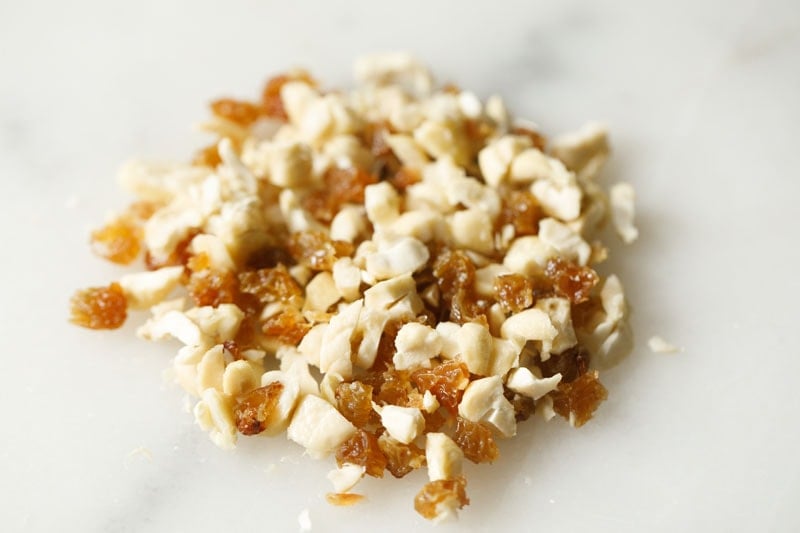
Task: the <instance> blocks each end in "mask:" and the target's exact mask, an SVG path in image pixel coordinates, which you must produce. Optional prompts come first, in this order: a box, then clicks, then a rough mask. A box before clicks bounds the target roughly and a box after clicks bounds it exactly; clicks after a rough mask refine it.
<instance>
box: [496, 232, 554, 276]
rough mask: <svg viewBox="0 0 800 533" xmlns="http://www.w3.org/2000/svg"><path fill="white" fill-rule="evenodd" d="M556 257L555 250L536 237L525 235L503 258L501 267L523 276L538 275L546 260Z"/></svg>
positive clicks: (516, 240) (517, 240)
mask: <svg viewBox="0 0 800 533" xmlns="http://www.w3.org/2000/svg"><path fill="white" fill-rule="evenodd" d="M554 255H556V250H555V249H554V248H553V247H552V246H550V245H549V244H547V243H545V242H543V241H542V239H540V238H539V237H537V236H536V235H526V236H524V237H518V238H517V239H515V240H514V241H513V242H512V243H511V247H510V248H509V249H508V251H507V252H506V255H505V257H504V258H503V266H504V267H506V269H508V270H509V271H511V272H516V273H517V274H522V275H523V276H533V275H535V274H539V273H541V272H542V271H543V270H544V267H545V265H547V260H548V259H550V258H551V257H553V256H554Z"/></svg>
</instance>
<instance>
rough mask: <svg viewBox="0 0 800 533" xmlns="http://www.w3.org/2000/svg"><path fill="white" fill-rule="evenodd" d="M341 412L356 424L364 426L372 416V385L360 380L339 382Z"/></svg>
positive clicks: (338, 393) (337, 392) (337, 389)
mask: <svg viewBox="0 0 800 533" xmlns="http://www.w3.org/2000/svg"><path fill="white" fill-rule="evenodd" d="M336 402H337V404H338V408H339V412H340V413H342V416H344V417H345V418H346V419H348V420H349V421H350V422H352V423H353V425H354V426H356V427H359V428H363V427H364V426H366V425H367V424H369V422H370V419H371V418H372V413H373V410H372V386H370V385H364V384H363V383H361V382H360V381H353V382H352V383H339V385H338V386H337V387H336Z"/></svg>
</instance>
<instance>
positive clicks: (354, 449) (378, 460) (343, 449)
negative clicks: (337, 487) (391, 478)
mask: <svg viewBox="0 0 800 533" xmlns="http://www.w3.org/2000/svg"><path fill="white" fill-rule="evenodd" d="M345 463H350V464H354V465H359V466H363V467H364V468H366V473H367V475H369V476H372V477H383V471H384V469H385V468H386V457H385V456H384V454H383V452H382V451H381V447H380V445H379V444H378V438H377V437H376V436H375V435H373V434H372V433H370V432H369V431H365V430H363V429H359V430H356V432H355V433H354V434H353V436H352V437H350V438H349V439H347V440H346V441H344V442H343V443H342V445H341V446H339V449H337V450H336V464H337V465H339V466H340V467H341V466H342V465H343V464H345Z"/></svg>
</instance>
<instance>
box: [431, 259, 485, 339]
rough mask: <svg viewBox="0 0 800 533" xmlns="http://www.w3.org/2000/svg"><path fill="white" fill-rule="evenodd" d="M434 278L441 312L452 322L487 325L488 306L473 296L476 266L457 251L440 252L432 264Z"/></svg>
mask: <svg viewBox="0 0 800 533" xmlns="http://www.w3.org/2000/svg"><path fill="white" fill-rule="evenodd" d="M433 275H434V276H435V277H436V283H437V284H438V286H439V291H440V292H441V303H442V310H443V311H446V312H447V316H448V317H449V319H450V320H452V321H453V322H457V323H459V324H464V323H466V322H480V323H483V324H486V323H488V321H487V319H486V312H487V310H488V308H489V303H488V302H486V301H481V300H479V299H478V298H477V297H476V295H475V288H474V285H475V265H474V264H473V263H472V261H470V259H469V257H467V255H466V254H465V253H464V252H462V251H459V250H456V251H453V250H449V249H445V250H443V251H442V252H441V253H440V254H439V255H438V256H437V257H436V261H435V262H434V264H433Z"/></svg>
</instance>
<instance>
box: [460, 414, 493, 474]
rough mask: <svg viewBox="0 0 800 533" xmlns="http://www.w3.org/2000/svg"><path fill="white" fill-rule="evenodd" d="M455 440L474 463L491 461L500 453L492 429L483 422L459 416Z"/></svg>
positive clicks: (465, 455)
mask: <svg viewBox="0 0 800 533" xmlns="http://www.w3.org/2000/svg"><path fill="white" fill-rule="evenodd" d="M453 440H454V441H455V443H456V444H458V447H459V448H461V451H463V452H464V457H466V458H467V459H469V460H470V461H472V462H473V463H491V462H492V461H494V460H495V459H497V457H498V456H499V455H500V450H498V448H497V444H496V443H495V442H494V435H493V434H492V430H491V429H489V427H487V426H486V425H485V424H483V423H481V422H471V421H469V420H467V419H466V418H462V417H460V416H459V417H457V418H456V431H455V433H454V435H453Z"/></svg>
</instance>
